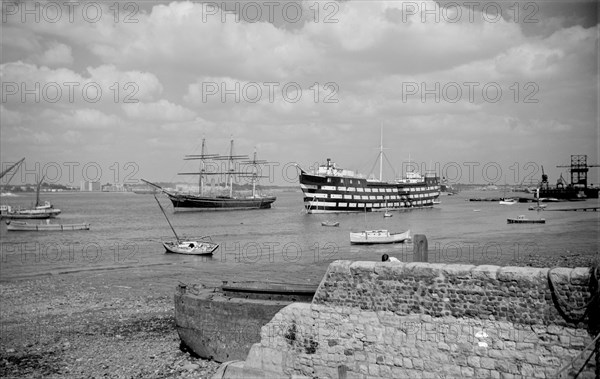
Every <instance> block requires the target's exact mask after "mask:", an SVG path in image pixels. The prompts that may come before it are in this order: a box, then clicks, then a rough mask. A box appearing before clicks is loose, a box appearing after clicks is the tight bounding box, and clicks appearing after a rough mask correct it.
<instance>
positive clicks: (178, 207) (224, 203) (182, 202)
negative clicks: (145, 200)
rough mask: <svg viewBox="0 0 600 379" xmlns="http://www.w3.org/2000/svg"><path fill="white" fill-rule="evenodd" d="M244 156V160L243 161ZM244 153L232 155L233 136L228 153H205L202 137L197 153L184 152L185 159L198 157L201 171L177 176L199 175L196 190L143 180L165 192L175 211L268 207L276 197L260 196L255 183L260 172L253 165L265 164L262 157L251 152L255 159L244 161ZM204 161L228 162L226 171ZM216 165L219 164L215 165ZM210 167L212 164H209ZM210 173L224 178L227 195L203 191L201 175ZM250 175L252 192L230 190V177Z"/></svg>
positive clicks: (231, 178) (202, 176)
mask: <svg viewBox="0 0 600 379" xmlns="http://www.w3.org/2000/svg"><path fill="white" fill-rule="evenodd" d="M244 159H246V160H244ZM247 159H248V156H246V155H234V154H233V139H232V140H231V141H230V148H229V155H225V156H221V155H218V154H207V153H205V140H204V139H203V140H202V151H201V154H200V155H187V156H186V157H185V160H200V162H201V164H200V170H199V171H198V172H183V173H179V175H198V177H199V184H198V188H199V193H198V194H191V193H180V192H172V191H167V190H166V189H164V188H162V187H160V186H158V185H156V184H154V183H151V182H148V181H146V180H143V181H144V182H145V183H147V184H150V185H151V186H153V187H155V188H157V189H159V190H160V191H162V192H163V193H165V194H166V195H167V196H168V197H169V200H171V203H173V208H174V210H175V211H225V210H245V209H267V208H271V204H273V203H274V202H275V200H277V198H276V197H275V196H265V195H261V194H259V193H258V192H257V190H256V182H257V180H258V178H259V177H260V175H258V172H257V170H256V168H257V167H258V166H260V165H261V164H265V163H268V162H266V161H263V160H258V159H256V152H254V158H253V159H252V160H247ZM206 161H211V162H216V161H227V169H226V170H218V172H212V171H211V172H209V170H207V168H206ZM236 161H241V162H239V163H241V164H244V165H246V166H247V167H250V169H249V170H244V169H242V168H241V167H240V166H239V165H237V169H236V163H235V162H236ZM216 166H219V165H216ZM211 167H212V166H211ZM209 175H217V176H221V177H223V176H224V177H226V178H227V181H226V186H227V187H228V193H227V194H223V193H221V194H205V193H204V177H205V176H209ZM234 176H236V177H238V178H239V177H249V178H250V180H251V182H252V193H251V194H249V195H247V196H243V195H241V194H234V192H233V177H234Z"/></svg>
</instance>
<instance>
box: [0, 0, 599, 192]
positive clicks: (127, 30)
mask: <svg viewBox="0 0 600 379" xmlns="http://www.w3.org/2000/svg"><path fill="white" fill-rule="evenodd" d="M597 15H598V9H597V3H596V2H594V1H580V2H573V1H564V2H554V1H538V2H534V1H523V2H515V1H509V2H503V1H496V2H486V1H480V2H470V1H464V2H461V1H455V2H449V1H443V2H433V1H431V2H428V1H404V2H403V1H387V2H381V1H348V2H346V1H344V2H337V1H306V2H278V1H270V2H266V3H261V2H235V1H228V2H220V1H219V2H206V3H201V2H189V1H185V2H184V1H174V2H151V1H144V2H134V1H131V2H118V3H117V2H114V1H110V2H83V1H80V2H78V3H65V2H62V1H50V2H32V1H29V2H15V3H13V2H5V1H3V3H2V58H1V66H0V72H1V79H2V104H1V117H2V118H1V146H0V148H1V149H0V154H1V155H0V158H1V161H2V168H5V167H6V165H7V164H8V163H9V162H15V161H17V160H18V159H20V158H22V157H26V166H25V169H26V170H27V171H26V172H25V177H23V175H21V178H18V177H17V178H16V179H13V180H15V181H16V182H17V183H18V182H19V181H20V180H22V179H24V180H25V181H27V182H33V176H32V174H31V173H32V172H36V171H37V172H43V173H45V174H46V176H47V178H48V179H50V181H55V182H60V183H63V184H74V185H79V181H80V180H81V179H82V178H83V177H85V178H90V179H92V178H100V180H101V181H102V182H103V183H105V182H124V181H131V180H132V179H133V180H135V179H139V178H145V179H148V180H153V181H177V180H191V179H188V178H183V177H181V176H177V172H181V171H189V170H193V169H195V166H197V162H184V161H183V160H182V158H183V156H184V155H185V154H193V153H196V154H197V153H199V151H200V145H201V140H202V138H203V137H205V138H206V141H207V148H208V152H209V153H225V152H227V149H228V146H229V139H230V137H231V136H233V138H234V139H235V153H236V154H251V153H252V151H253V150H254V148H256V149H257V150H258V154H259V158H262V159H267V160H269V161H272V162H275V163H272V164H271V167H272V170H271V173H270V175H271V178H270V179H269V181H271V182H273V183H275V184H294V183H293V180H294V178H295V177H294V170H293V169H290V168H289V164H290V163H292V162H297V163H299V164H300V165H301V166H302V167H304V168H309V167H311V166H312V165H314V164H315V162H322V161H324V160H325V159H326V158H328V157H330V158H332V159H334V160H335V161H336V162H337V163H338V165H339V166H342V167H345V168H348V169H354V170H358V171H360V172H362V173H363V174H369V172H371V170H372V169H373V166H374V163H375V161H376V158H377V155H378V146H379V143H380V141H379V140H380V130H381V128H382V126H383V136H384V145H385V147H386V148H387V149H386V150H385V153H386V156H387V161H389V163H390V164H391V165H392V166H394V169H395V170H396V173H398V171H402V168H403V167H406V162H407V161H408V160H409V157H410V159H412V160H413V161H414V162H416V163H417V164H418V165H420V166H423V167H425V166H428V167H431V168H435V169H437V170H438V173H440V174H442V175H446V176H448V177H449V178H450V179H453V180H454V181H459V182H463V183H469V182H477V183H484V182H488V181H492V182H496V183H498V184H503V183H504V182H505V181H506V182H507V183H509V184H512V183H520V182H523V181H528V180H530V179H536V180H537V179H539V178H540V176H541V171H540V169H541V166H542V165H543V166H544V169H545V171H546V173H548V174H549V175H550V181H551V183H554V182H555V180H556V179H557V177H558V175H559V174H560V173H561V172H562V173H563V174H565V171H564V169H559V168H556V166H557V165H561V164H568V163H569V161H570V155H571V154H587V155H588V163H599V154H598V149H599V146H598V145H599V141H598V140H599V129H598V16H597ZM403 162H404V163H403ZM388 167H390V165H389V164H387V163H386V176H387V177H388V178H389V177H391V176H392V175H393V174H394V172H393V171H392V169H391V168H388ZM27 172H29V173H30V174H27ZM374 172H375V173H378V170H377V169H375V171H374ZM99 173H101V177H100V175H99ZM590 177H591V181H592V182H594V181H596V183H597V181H598V169H592V171H591V172H590ZM565 178H567V176H566V175H565ZM286 179H287V180H286ZM486 179H487V180H486ZM5 180H6V177H5V179H4V181H5ZM290 181H291V182H292V183H289V182H290Z"/></svg>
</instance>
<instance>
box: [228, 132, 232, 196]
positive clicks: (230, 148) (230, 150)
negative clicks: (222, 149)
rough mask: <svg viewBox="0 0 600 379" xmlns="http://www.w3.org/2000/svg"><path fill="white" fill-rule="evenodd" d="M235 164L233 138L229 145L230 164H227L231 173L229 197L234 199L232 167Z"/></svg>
mask: <svg viewBox="0 0 600 379" xmlns="http://www.w3.org/2000/svg"><path fill="white" fill-rule="evenodd" d="M232 163H233V137H232V138H231V141H230V144H229V162H228V164H227V172H228V173H229V197H233V175H232V171H233V169H232V168H231V165H232Z"/></svg>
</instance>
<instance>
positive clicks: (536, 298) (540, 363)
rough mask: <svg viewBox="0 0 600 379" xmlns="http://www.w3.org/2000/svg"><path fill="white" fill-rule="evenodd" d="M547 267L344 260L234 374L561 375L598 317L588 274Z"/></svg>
mask: <svg viewBox="0 0 600 379" xmlns="http://www.w3.org/2000/svg"><path fill="white" fill-rule="evenodd" d="M548 272H549V269H539V268H524V267H498V266H472V265H444V264H428V263H392V262H385V263H380V262H377V263H375V262H350V261H336V262H334V263H332V264H331V265H330V266H329V269H328V271H327V273H326V275H325V277H324V278H323V280H322V282H321V284H320V286H319V289H318V291H317V293H316V295H315V298H314V300H313V303H312V304H293V305H290V306H288V307H286V308H284V309H282V310H281V311H280V312H279V313H278V314H277V315H276V316H275V317H274V318H273V320H271V322H269V323H268V324H267V325H266V326H264V327H263V329H262V331H261V343H260V344H255V345H254V346H253V347H252V349H251V350H250V354H249V356H248V357H247V359H246V361H245V362H238V363H234V364H230V365H228V366H229V367H228V368H227V370H225V372H226V373H227V372H228V375H225V377H236V376H237V377H248V376H253V377H294V376H300V377H302V376H305V377H319V378H326V377H329V378H417V377H431V378H447V377H449V378H453V377H478V378H513V377H537V378H550V377H556V376H557V373H558V372H559V370H560V369H561V368H562V367H564V366H566V365H568V364H569V363H570V362H571V361H572V359H573V358H574V357H576V356H577V355H578V354H579V353H580V352H582V350H584V348H585V347H586V346H588V345H589V344H590V343H591V342H592V340H593V336H595V335H596V334H597V325H594V324H593V323H590V322H589V320H592V321H594V322H596V323H597V322H599V321H600V312H599V309H598V303H597V302H595V303H594V304H593V305H592V306H591V307H590V306H589V305H588V303H589V301H590V300H591V299H592V297H593V296H592V293H594V294H595V293H597V283H596V281H595V280H594V279H592V275H591V270H590V269H588V268H577V269H566V268H557V269H553V270H551V272H550V279H551V280H549V277H548V276H549V275H548ZM586 310H587V311H588V313H586ZM589 353H591V349H588V350H587V351H586V354H583V356H582V358H580V359H578V360H577V361H576V362H575V364H574V367H571V368H568V369H567V370H565V371H564V372H563V375H564V376H565V377H572V376H574V375H575V373H576V372H577V371H578V370H579V369H580V368H581V367H582V366H583V363H584V360H585V359H586V358H587V357H588V355H589ZM595 367H596V360H595V358H593V359H591V360H590V362H589V363H588V364H587V365H586V366H585V368H584V370H583V372H582V374H580V377H584V378H585V377H588V378H589V377H594V373H595Z"/></svg>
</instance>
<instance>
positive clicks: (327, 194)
mask: <svg viewBox="0 0 600 379" xmlns="http://www.w3.org/2000/svg"><path fill="white" fill-rule="evenodd" d="M299 180H300V188H301V189H302V192H303V194H304V207H305V209H306V212H307V213H330V212H364V211H366V212H372V211H385V210H386V209H392V210H393V209H400V208H424V207H432V206H433V202H434V200H435V199H437V198H438V197H439V195H440V186H439V181H438V177H437V176H435V175H429V174H427V175H424V176H423V175H421V174H420V173H418V172H407V173H406V175H405V176H404V177H403V178H402V179H397V180H395V181H391V182H386V181H382V180H376V179H366V178H364V177H363V176H361V175H359V174H356V173H354V172H353V171H350V170H345V169H342V168H339V167H337V166H336V164H335V163H333V162H332V161H331V159H327V163H326V164H324V165H320V166H319V168H318V169H317V170H316V172H314V173H312V174H311V173H308V172H306V171H304V170H302V169H301V168H300V176H299Z"/></svg>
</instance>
